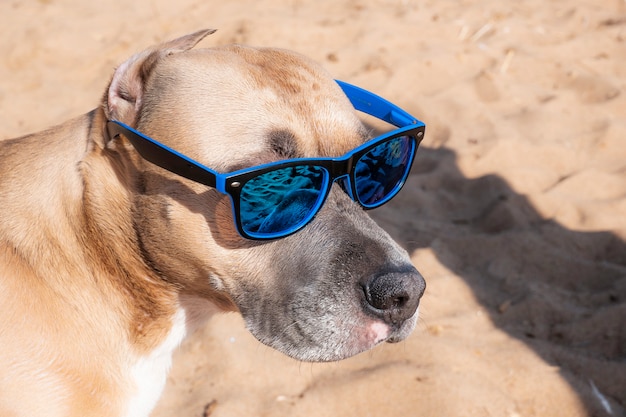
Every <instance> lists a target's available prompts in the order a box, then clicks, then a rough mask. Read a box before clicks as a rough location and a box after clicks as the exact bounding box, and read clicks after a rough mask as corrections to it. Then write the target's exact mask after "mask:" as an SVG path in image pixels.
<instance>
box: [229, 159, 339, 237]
mask: <svg viewBox="0 0 626 417" xmlns="http://www.w3.org/2000/svg"><path fill="white" fill-rule="evenodd" d="M327 184H328V172H327V171H326V170H325V169H324V168H322V167H317V166H310V165H298V166H293V167H288V168H281V169H276V170H274V171H270V172H267V173H265V174H261V175H259V176H257V177H255V178H253V179H251V180H249V181H248V182H246V183H245V185H244V186H243V187H242V189H241V195H240V207H239V210H240V212H239V216H240V219H241V225H242V228H243V229H244V231H245V232H246V233H248V234H250V235H252V236H263V235H274V234H281V233H290V232H291V231H293V230H294V229H297V228H299V227H301V226H302V225H303V224H305V223H307V222H308V221H309V220H310V219H311V218H312V217H313V216H314V215H315V213H316V212H317V210H318V209H319V206H320V204H321V203H322V201H323V199H324V195H323V194H324V192H325V189H326V188H327V187H328V185H327Z"/></svg>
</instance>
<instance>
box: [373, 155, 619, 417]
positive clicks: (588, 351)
mask: <svg viewBox="0 0 626 417" xmlns="http://www.w3.org/2000/svg"><path fill="white" fill-rule="evenodd" d="M418 154H419V155H418V158H417V159H416V161H415V165H414V168H413V171H412V173H411V177H410V178H409V180H408V182H407V184H406V186H405V189H404V190H403V192H402V193H400V194H399V196H398V197H396V200H394V202H392V203H390V204H388V205H387V206H385V207H381V208H380V209H378V210H375V211H373V212H372V217H374V218H375V220H376V221H377V222H378V223H379V224H380V225H381V226H382V227H384V228H385V229H386V230H387V231H389V233H390V234H391V235H392V236H393V237H394V238H395V239H396V240H397V241H398V242H400V243H401V244H402V245H404V247H405V248H407V249H408V250H409V252H412V251H413V250H415V249H419V248H430V249H431V250H432V251H433V252H434V253H435V255H436V256H437V258H438V259H439V261H440V262H441V263H442V264H444V265H445V266H446V267H447V268H448V269H450V270H452V271H454V272H455V273H456V274H457V275H458V276H460V277H462V278H463V279H464V280H465V281H466V282H467V284H468V285H469V286H470V287H471V288H472V289H473V291H474V293H475V295H476V297H477V299H478V301H479V302H480V303H482V304H483V305H484V306H485V307H486V308H487V310H488V311H489V313H490V316H491V319H492V320H493V322H494V323H495V325H496V326H498V327H499V328H500V329H502V330H503V331H505V332H507V333H508V334H510V335H511V336H513V337H515V338H517V339H519V340H521V341H523V342H524V343H525V344H526V345H528V346H529V347H531V348H532V349H533V350H534V351H535V352H536V353H537V354H538V355H540V357H541V358H542V359H543V360H544V361H546V362H547V363H549V364H551V365H554V366H556V367H558V368H559V369H560V372H561V375H562V377H563V378H564V379H565V380H567V381H568V383H569V384H570V385H571V386H572V388H573V389H574V390H575V391H576V392H577V393H578V394H579V396H580V399H581V401H582V402H583V403H584V405H585V407H586V408H587V410H588V413H589V415H590V416H606V415H612V416H621V415H624V413H625V411H624V410H625V408H626V242H624V241H623V240H621V239H620V238H619V237H618V236H616V235H615V234H613V233H610V232H580V231H574V230H569V229H567V228H565V227H563V226H561V225H559V224H558V223H557V222H555V221H553V220H550V219H545V218H542V217H541V216H540V215H539V213H538V212H537V211H536V210H535V209H534V208H533V206H532V205H531V204H530V202H529V201H528V200H527V199H526V198H525V197H524V196H522V195H520V194H517V193H516V192H515V191H513V190H512V189H511V187H510V186H508V185H507V183H506V182H505V181H504V180H503V179H502V178H501V177H498V176H495V175H489V176H484V177H480V178H476V179H469V178H467V177H464V176H463V174H462V173H461V172H460V171H459V169H458V166H457V163H456V156H455V154H454V152H453V151H451V150H449V149H445V148H439V149H430V148H421V149H420V151H419V152H418ZM418 267H419V266H418ZM426 279H427V280H428V277H426ZM538 383H540V381H538ZM592 384H593V385H595V387H597V390H599V392H601V393H602V394H603V395H604V396H605V397H606V399H607V400H608V403H609V405H610V407H611V409H612V414H609V413H608V412H607V406H606V404H605V405H602V404H601V401H599V399H598V396H597V394H594V392H593V390H594V388H592Z"/></svg>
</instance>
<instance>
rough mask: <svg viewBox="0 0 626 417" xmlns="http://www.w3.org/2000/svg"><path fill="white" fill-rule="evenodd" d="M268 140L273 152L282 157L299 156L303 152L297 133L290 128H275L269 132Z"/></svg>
mask: <svg viewBox="0 0 626 417" xmlns="http://www.w3.org/2000/svg"><path fill="white" fill-rule="evenodd" d="M267 141H268V143H269V147H270V149H271V151H272V152H274V153H275V154H277V155H278V156H280V157H282V158H286V159H287V158H298V157H301V156H302V155H301V152H300V150H299V147H298V140H297V139H296V135H295V134H294V133H293V132H292V131H291V130H289V129H273V130H271V131H270V132H269V133H268V134H267Z"/></svg>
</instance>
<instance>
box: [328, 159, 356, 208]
mask: <svg viewBox="0 0 626 417" xmlns="http://www.w3.org/2000/svg"><path fill="white" fill-rule="evenodd" d="M352 164H353V162H352V158H347V159H339V160H334V161H333V163H332V166H331V169H330V174H331V182H332V183H335V182H336V183H337V184H338V185H339V186H340V187H341V189H342V190H343V191H344V192H345V193H346V194H348V196H349V197H350V198H351V199H352V200H354V195H353V192H352V181H351V180H350V171H351V169H352ZM329 191H330V190H329Z"/></svg>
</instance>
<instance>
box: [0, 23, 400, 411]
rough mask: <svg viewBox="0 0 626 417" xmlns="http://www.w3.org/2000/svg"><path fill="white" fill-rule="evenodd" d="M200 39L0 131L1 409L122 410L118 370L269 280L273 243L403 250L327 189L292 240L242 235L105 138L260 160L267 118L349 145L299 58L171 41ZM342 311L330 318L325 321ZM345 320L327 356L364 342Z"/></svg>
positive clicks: (216, 204) (331, 100)
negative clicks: (43, 121)
mask: <svg viewBox="0 0 626 417" xmlns="http://www.w3.org/2000/svg"><path fill="white" fill-rule="evenodd" d="M211 32H212V31H201V32H197V33H195V34H192V35H188V36H185V37H182V38H179V39H176V40H174V41H172V42H169V43H165V44H163V45H159V46H157V47H154V48H151V49H149V50H147V51H144V52H142V53H139V54H137V55H135V56H133V57H131V58H130V59H129V60H128V61H126V62H125V63H123V64H122V65H120V67H119V68H118V69H117V71H116V73H115V74H114V76H113V78H112V81H111V84H110V86H109V88H108V89H107V92H106V93H105V95H104V99H103V103H102V106H101V107H100V108H98V109H96V110H94V111H92V112H90V113H88V114H86V115H84V116H81V117H79V118H76V119H75V120H71V121H69V122H66V123H64V124H62V125H60V126H57V127H54V128H52V129H49V130H47V131H45V132H41V133H37V134H34V135H31V136H26V137H22V138H18V139H14V140H7V141H4V142H0V207H2V210H1V211H0V317H1V318H2V320H1V323H0V415H1V416H3V417H4V416H13V415H16V416H40V415H45V416H81V417H84V416H124V415H128V414H129V413H133V412H134V411H129V410H131V409H129V408H128V407H129V404H130V403H131V398H133V396H135V395H137V394H136V393H138V392H142V391H141V390H142V388H141V387H138V386H137V382H136V380H135V379H133V378H134V376H133V374H132V372H131V371H129V370H130V369H134V368H133V366H135V365H136V364H137V363H139V364H142V363H143V362H142V361H143V360H144V359H145V358H150V357H151V356H150V355H151V354H152V352H154V351H155V350H156V351H158V349H160V348H159V346H162V344H163V343H164V342H166V341H167V340H169V339H170V338H171V337H172V336H170V335H171V334H172V332H173V331H174V330H173V326H174V320H175V319H174V317H175V316H177V314H180V313H177V312H180V311H184V313H185V316H184V317H185V319H186V320H187V322H188V324H189V326H192V325H193V324H194V323H192V322H200V320H201V319H203V318H206V317H207V314H209V313H210V312H211V311H214V310H220V311H235V310H238V309H243V310H245V309H249V308H251V307H252V306H250V305H249V303H248V302H246V301H245V300H246V299H247V298H246V294H245V293H246V292H249V291H254V292H255V293H256V292H257V291H258V292H259V298H261V299H262V298H263V295H262V294H279V293H280V292H281V291H286V289H283V288H282V287H284V286H285V285H287V284H286V281H287V279H285V277H280V275H281V274H288V273H290V272H289V271H290V268H291V266H290V263H292V261H293V260H295V259H294V255H293V254H289V253H290V251H294V250H298V251H299V253H307V250H306V248H307V247H311V246H312V245H318V246H321V245H325V244H327V242H326V241H325V239H326V237H327V236H329V233H328V231H327V230H330V229H328V228H327V226H325V224H327V223H328V224H332V223H333V222H339V223H338V224H342V225H346V226H345V227H350V228H351V229H350V230H353V229H354V230H361V229H364V230H367V232H363V237H362V240H363V241H364V242H375V244H376V245H377V246H376V248H375V249H372V254H373V255H372V257H371V258H370V259H374V260H375V259H378V258H381V260H380V263H381V264H383V263H385V264H388V263H389V262H391V261H394V262H395V260H398V259H399V261H397V262H405V259H408V257H406V254H405V253H404V252H402V251H401V250H399V249H398V248H397V247H396V246H394V244H393V243H392V242H391V241H390V239H389V238H388V237H387V236H386V235H385V234H383V232H382V231H379V229H378V228H376V226H375V225H374V224H373V223H371V222H370V221H369V220H367V219H366V218H365V217H364V216H365V215H364V214H362V211H361V210H360V209H359V210H357V209H356V208H355V207H353V203H352V202H351V201H349V200H348V199H347V198H346V197H345V196H344V195H343V194H341V193H340V192H337V191H333V194H332V196H331V198H330V199H329V203H328V208H326V207H325V208H324V209H323V210H322V212H321V213H320V216H319V217H320V220H319V221H318V220H316V221H315V222H314V224H313V225H312V226H311V227H310V228H309V227H307V229H306V231H305V232H303V233H302V234H300V237H290V238H288V239H283V240H279V241H272V242H265V243H259V242H253V241H248V240H245V239H242V238H241V237H240V236H239V235H238V234H237V232H236V230H235V228H234V225H233V219H232V213H231V208H230V200H229V198H228V197H227V196H224V195H222V194H220V193H218V192H217V191H216V190H214V189H210V188H208V187H205V186H202V185H200V184H197V183H194V182H191V181H188V180H185V179H183V178H180V177H178V176H176V175H174V174H171V173H169V172H166V171H164V170H162V169H160V168H158V167H156V166H154V165H151V164H150V163H148V162H146V161H144V160H143V159H141V158H140V157H139V156H138V155H137V153H136V152H135V151H134V149H133V148H132V146H131V145H130V144H128V143H127V142H126V141H125V140H124V139H123V138H121V137H120V138H115V139H114V138H109V137H108V135H107V134H106V132H105V124H106V120H107V119H114V120H119V121H122V122H124V123H127V124H129V125H131V126H134V127H136V128H137V129H138V130H140V131H142V132H144V133H145V134H147V135H149V136H151V137H153V138H154V139H156V140H159V141H162V142H163V143H165V144H166V145H168V146H171V147H173V148H175V149H177V150H178V151H179V152H182V153H184V154H186V155H188V156H189V157H192V158H194V159H196V160H198V161H201V162H202V163H204V164H206V165H207V166H209V167H211V168H213V169H216V170H218V171H221V172H226V171H230V170H233V169H237V168H241V167H243V166H251V165H254V164H258V163H263V162H269V161H271V160H276V159H278V157H279V156H277V155H276V154H275V153H274V152H273V151H272V149H271V148H270V147H269V146H268V144H267V141H266V140H265V139H264V138H265V136H266V135H267V134H269V133H270V132H272V131H273V130H275V129H282V130H288V131H290V132H293V135H294V138H295V141H296V143H297V149H298V152H299V155H300V156H331V155H333V156H335V155H341V154H343V153H344V152H346V151H347V150H349V149H351V148H353V147H355V146H357V145H359V144H360V143H362V142H363V140H364V129H363V127H362V126H361V124H360V122H359V121H358V119H357V117H356V116H355V114H354V111H353V109H352V108H351V106H350V104H349V102H348V101H347V99H346V98H345V96H343V94H342V93H341V91H340V90H339V88H338V87H337V85H336V84H335V83H334V81H333V80H332V78H330V77H329V76H328V75H327V74H326V73H325V72H324V71H323V70H321V69H320V68H319V67H318V66H317V65H315V64H314V63H312V62H310V61H309V60H307V59H306V58H303V57H301V56H299V55H296V54H293V53H291V52H287V51H280V50H257V49H253V48H247V47H241V46H228V47H222V48H215V49H211V50H195V51H190V50H189V49H191V48H192V47H193V46H194V45H195V44H196V43H197V42H199V41H200V40H201V39H202V38H204V37H205V36H206V35H208V34H209V33H211ZM214 115H219V116H214ZM337 216H339V217H337ZM359 233H361V232H359ZM368 245H370V246H371V245H372V244H370V243H368ZM345 246H346V245H344V244H339V243H338V244H337V246H336V249H335V251H338V253H340V254H341V253H343V252H341V251H345V250H344V249H342V248H343V247H345ZM298 248H300V249H298ZM301 249H302V250H301ZM357 249H358V248H357ZM357 249H355V250H357ZM358 250H360V249H358ZM283 253H284V254H285V258H284V259H285V260H284V261H281V262H285V265H284V266H281V265H280V263H281V262H279V263H278V264H277V262H276V260H277V259H281V260H282V259H283V257H282V254H283ZM379 253H382V254H387V255H384V256H383V255H379ZM338 256H339V255H338ZM342 256H343V255H342ZM346 256H347V255H346ZM390 259H391V261H390ZM374 260H371V261H370V262H375V261H374ZM355 262H356V261H355ZM406 262H408V261H406ZM363 268H365V267H363ZM355 275H356V273H355ZM272 276H275V277H276V278H272ZM279 277H280V278H279ZM334 293H337V291H333V294H334ZM333 297H335V296H334V295H333ZM345 297H346V299H349V294H347V295H345ZM236 300H239V301H237V302H236ZM242 300H244V301H242ZM329 302H331V301H329ZM333 303H334V302H333ZM335 304H337V305H341V304H342V303H335ZM343 304H345V303H343ZM348 304H350V303H348ZM352 304H353V305H354V306H352V307H349V308H352V309H353V310H354V316H355V317H361V316H362V315H363V313H362V312H359V311H357V310H360V308H359V307H358V303H356V302H354V303H352ZM341 308H344V307H341ZM345 308H348V307H345ZM353 310H350V311H353ZM346 316H349V315H347V314H345V313H344V312H342V311H338V313H337V317H340V318H341V321H339V322H338V323H343V322H344V321H346ZM363 317H365V316H363ZM355 320H356V319H355ZM362 320H365V319H362ZM367 320H369V319H367ZM367 320H366V321H365V323H366V324H367V326H369V324H368V323H370V321H367ZM341 325H344V324H341ZM250 326H251V328H254V326H255V325H254V324H250ZM345 326H346V328H348V329H351V330H350V332H360V333H355V335H354V338H352V339H350V338H349V337H348V336H346V337H343V336H342V339H338V340H337V343H338V344H339V345H341V346H343V344H344V339H346V340H345V347H342V348H341V349H338V348H337V349H335V350H340V351H341V352H344V353H342V356H348V355H350V354H354V353H357V352H358V351H360V350H364V349H366V348H369V347H371V346H370V344H371V343H372V342H371V341H369V339H368V337H369V336H368V333H367V329H368V328H369V327H364V328H363V330H360V327H358V326H356V325H355V324H353V323H352V322H346V323H345ZM363 326H365V324H364V325H363ZM189 328H190V329H191V327H189ZM181 331H182V330H181ZM184 331H185V332H186V331H187V330H186V329H184ZM405 333H406V332H405ZM260 339H261V340H262V339H263V338H262V337H260ZM172 340H173V342H171V343H174V344H175V343H177V342H176V340H177V339H176V338H175V337H174V338H173V339H172ZM167 343H170V342H167ZM166 348H167V349H169V348H170V347H169V345H166ZM303 352H304V351H303ZM286 353H290V352H289V351H287V352H286ZM298 356H301V357H304V358H308V357H307V356H306V354H305V353H298ZM311 358H312V359H315V358H317V356H311ZM318 359H319V360H322V359H324V358H323V357H322V356H320V357H319V358H318ZM149 360H152V359H149ZM138 369H139V368H138ZM164 377H165V376H164V375H163V378H164ZM157 395H158V393H157ZM142 401H143V400H142ZM148 405H149V404H148ZM144 408H145V407H144ZM144 408H141V410H142V411H141V412H137V414H136V415H145V414H146V413H147V412H149V407H148V408H145V409H144Z"/></svg>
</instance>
